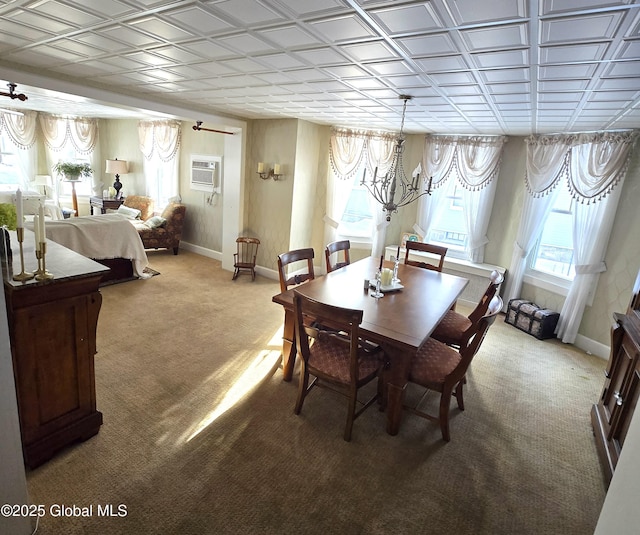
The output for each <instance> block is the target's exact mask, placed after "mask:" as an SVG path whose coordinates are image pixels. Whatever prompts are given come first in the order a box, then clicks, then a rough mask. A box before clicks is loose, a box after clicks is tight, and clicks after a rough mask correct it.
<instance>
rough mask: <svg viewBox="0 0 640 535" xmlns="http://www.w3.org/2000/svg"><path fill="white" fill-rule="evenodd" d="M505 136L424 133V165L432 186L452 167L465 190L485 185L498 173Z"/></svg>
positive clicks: (434, 186)
mask: <svg viewBox="0 0 640 535" xmlns="http://www.w3.org/2000/svg"><path fill="white" fill-rule="evenodd" d="M506 141H507V138H506V136H439V135H431V134H427V136H426V139H425V150H424V158H423V162H422V164H423V167H424V169H425V170H426V174H427V176H429V177H431V178H432V187H433V188H434V189H437V188H439V187H440V186H442V185H443V184H444V183H445V182H446V179H447V178H448V177H449V175H450V174H451V172H452V171H455V172H456V175H457V177H458V179H459V183H460V185H461V186H462V187H463V188H464V189H466V190H468V191H479V190H482V189H484V188H485V187H487V186H488V185H489V184H490V183H491V181H492V180H494V179H495V178H496V177H497V176H498V172H499V171H500V161H501V159H502V146H503V145H504V143H506Z"/></svg>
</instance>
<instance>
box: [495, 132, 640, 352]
mask: <svg viewBox="0 0 640 535" xmlns="http://www.w3.org/2000/svg"><path fill="white" fill-rule="evenodd" d="M636 137H637V133H636V132H614V133H596V134H580V135H557V136H530V137H528V138H527V139H526V140H525V142H526V143H527V168H526V175H525V183H526V192H525V200H524V208H523V212H522V218H521V220H520V227H519V229H518V237H517V240H516V243H515V244H514V252H513V257H512V261H511V267H510V268H509V277H508V280H507V284H506V288H505V293H504V295H505V303H508V301H509V300H510V299H514V298H516V297H518V296H519V294H520V291H521V289H522V278H523V276H524V272H525V269H526V260H527V256H528V255H529V253H530V252H531V249H532V248H533V246H534V245H535V242H536V241H537V239H538V238H539V236H540V233H541V232H542V227H543V225H544V222H545V220H546V219H547V216H548V215H549V212H550V210H551V207H552V206H553V201H554V199H555V195H556V194H557V190H556V189H555V188H556V186H557V185H558V183H559V182H560V181H561V180H567V185H568V187H569V190H570V191H571V194H572V196H573V197H574V199H575V200H576V203H575V204H576V206H575V209H574V216H573V247H574V258H575V269H576V276H575V278H574V280H573V282H572V283H571V287H570V289H569V293H568V295H567V298H566V299H565V303H564V305H563V307H562V310H561V311H560V320H559V321H558V327H557V329H556V332H557V334H558V336H559V337H560V338H561V339H562V341H563V342H566V343H573V342H574V341H575V339H576V336H577V333H578V328H579V327H580V322H581V321H582V316H583V313H584V308H585V306H586V303H587V299H588V297H589V293H590V292H591V291H592V290H593V287H594V285H595V283H596V281H597V277H598V274H599V273H601V272H603V271H605V270H606V266H605V264H604V257H605V254H606V249H607V243H608V241H609V236H610V233H611V228H612V226H613V221H614V218H615V212H616V208H617V205H618V201H619V198H620V194H621V191H622V183H623V182H624V176H625V173H626V169H627V166H628V163H629V160H630V157H631V149H632V146H633V143H634V141H635V139H636Z"/></svg>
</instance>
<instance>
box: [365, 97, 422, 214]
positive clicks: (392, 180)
mask: <svg viewBox="0 0 640 535" xmlns="http://www.w3.org/2000/svg"><path fill="white" fill-rule="evenodd" d="M398 98H400V99H401V100H403V101H404V103H403V105H402V123H401V124H400V133H399V134H398V138H397V139H396V143H395V147H394V149H393V159H392V161H391V167H389V171H387V174H386V175H385V176H384V177H382V178H379V177H378V168H377V167H376V168H375V170H374V172H373V178H372V179H371V180H370V181H367V180H366V178H365V177H366V174H367V171H366V169H365V171H364V173H363V175H362V181H361V182H360V184H361V185H362V186H365V187H366V188H367V190H369V193H371V195H373V197H374V199H375V200H376V201H377V202H379V203H380V204H381V205H382V209H383V210H384V211H385V212H386V213H387V221H391V215H392V214H393V213H395V212H397V211H398V208H400V207H402V206H406V205H407V204H409V203H412V202H413V201H415V200H417V199H419V198H420V197H422V196H423V195H431V180H429V183H428V185H427V187H426V188H425V189H424V190H423V191H421V190H422V185H421V182H420V171H421V169H420V164H418V167H417V168H416V171H415V174H414V176H413V177H412V179H411V181H409V180H407V177H406V175H405V174H404V169H403V165H402V152H403V151H404V142H405V136H404V117H405V113H406V110H407V102H408V101H409V100H411V98H412V97H411V96H409V95H400V96H399V97H398ZM423 182H424V180H423Z"/></svg>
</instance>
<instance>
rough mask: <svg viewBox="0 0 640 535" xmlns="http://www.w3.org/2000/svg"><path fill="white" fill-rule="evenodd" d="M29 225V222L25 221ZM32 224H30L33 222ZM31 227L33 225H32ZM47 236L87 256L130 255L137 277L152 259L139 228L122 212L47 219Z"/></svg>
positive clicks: (96, 257) (145, 276) (115, 256)
mask: <svg viewBox="0 0 640 535" xmlns="http://www.w3.org/2000/svg"><path fill="white" fill-rule="evenodd" d="M25 226H26V225H25ZM30 226H31V225H30ZM31 228H32V226H31ZM45 232H46V234H47V239H50V240H52V241H54V242H56V243H59V244H60V245H63V246H65V247H67V248H68V249H71V250H72V251H75V252H76V253H79V254H81V255H83V256H86V257H88V258H93V259H96V260H100V259H103V258H127V259H129V260H132V261H133V272H134V274H135V275H136V276H137V277H140V278H147V277H149V276H150V275H147V274H146V273H143V270H144V268H145V267H147V264H148V263H149V261H148V259H147V253H145V251H144V246H143V245H142V240H141V239H140V235H139V234H138V231H136V229H135V228H134V227H133V225H132V224H131V223H130V221H129V220H128V219H127V218H126V217H124V216H122V215H120V214H115V213H114V214H102V215H92V216H84V217H72V218H69V219H62V220H60V221H47V222H46V225H45Z"/></svg>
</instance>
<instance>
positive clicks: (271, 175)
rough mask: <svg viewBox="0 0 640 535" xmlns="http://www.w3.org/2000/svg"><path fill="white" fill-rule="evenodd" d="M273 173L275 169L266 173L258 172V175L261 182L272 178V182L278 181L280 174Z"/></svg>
mask: <svg viewBox="0 0 640 535" xmlns="http://www.w3.org/2000/svg"><path fill="white" fill-rule="evenodd" d="M275 171H276V170H275V169H269V170H268V171H258V174H259V175H260V178H261V179H262V180H269V179H270V178H273V180H280V177H281V176H282V173H276V172H275Z"/></svg>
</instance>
